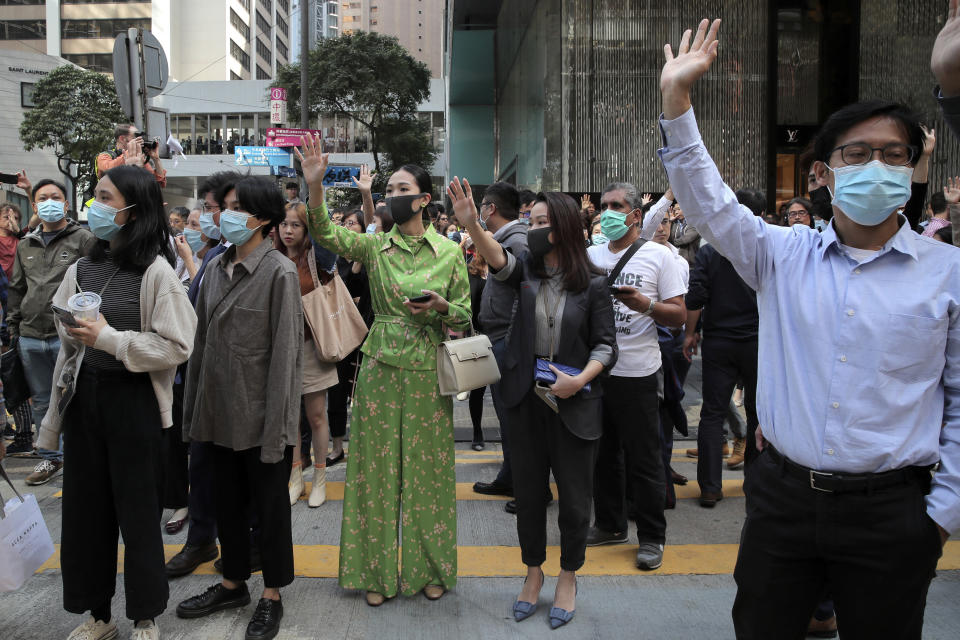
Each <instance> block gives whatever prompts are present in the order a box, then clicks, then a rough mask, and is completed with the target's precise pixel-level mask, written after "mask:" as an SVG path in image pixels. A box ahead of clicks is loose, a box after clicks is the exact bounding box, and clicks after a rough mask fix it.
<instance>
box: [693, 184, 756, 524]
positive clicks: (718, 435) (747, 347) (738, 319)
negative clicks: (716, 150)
mask: <svg viewBox="0 0 960 640" xmlns="http://www.w3.org/2000/svg"><path fill="white" fill-rule="evenodd" d="M740 193H741V192H737V194H738V197H739V196H740ZM741 202H743V201H742V200H741ZM686 303H687V328H686V338H685V339H684V344H683V352H684V355H685V356H686V357H687V359H688V360H689V359H690V354H691V353H696V351H697V345H698V344H699V342H700V334H699V333H698V332H697V323H698V321H699V320H700V318H701V313H702V314H703V335H704V338H703V405H702V406H701V408H700V427H699V428H698V430H697V450H698V456H697V482H698V483H699V484H700V506H702V507H714V506H716V504H717V502H718V501H719V500H722V499H723V490H722V484H721V479H720V474H721V465H722V464H723V456H722V453H721V448H722V446H723V444H724V442H723V440H724V438H723V421H724V418H725V417H726V415H727V407H728V405H729V403H730V395H731V394H732V393H733V387H734V385H736V383H737V379H738V378H739V379H741V380H743V390H744V391H743V397H744V403H743V406H744V409H745V410H746V412H747V434H746V438H744V439H743V440H742V441H736V442H735V443H734V448H737V447H745V453H744V455H745V458H746V463H747V464H749V463H750V462H751V461H752V460H753V458H754V456H756V453H757V451H756V445H755V443H754V441H753V439H754V432H755V431H756V430H757V423H758V421H757V405H756V393H757V330H758V326H759V315H758V313H757V294H756V292H754V290H753V289H751V288H750V287H748V286H747V284H746V283H745V282H744V281H743V279H742V278H740V276H739V275H737V272H736V271H735V270H734V268H733V265H732V264H730V261H729V260H727V259H726V258H724V257H723V256H722V255H720V254H719V253H717V250H716V249H714V248H713V247H712V246H710V245H705V246H703V247H701V249H700V250H699V251H698V252H697V258H696V262H695V263H694V267H693V273H691V274H690V290H689V291H688V292H687V297H686Z"/></svg>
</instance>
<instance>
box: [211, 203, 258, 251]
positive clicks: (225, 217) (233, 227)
mask: <svg viewBox="0 0 960 640" xmlns="http://www.w3.org/2000/svg"><path fill="white" fill-rule="evenodd" d="M249 217H250V216H248V215H247V214H245V213H240V212H239V211H232V210H230V209H227V210H226V211H224V212H222V213H221V214H220V231H222V232H223V237H224V238H226V240H227V242H230V243H233V244H244V243H245V242H246V241H247V240H249V239H250V238H251V237H252V236H253V234H254V232H256V231H258V230H259V229H260V227H262V226H263V225H262V224H260V225H258V226H257V227H256V228H254V229H250V228H249V227H247V218H249Z"/></svg>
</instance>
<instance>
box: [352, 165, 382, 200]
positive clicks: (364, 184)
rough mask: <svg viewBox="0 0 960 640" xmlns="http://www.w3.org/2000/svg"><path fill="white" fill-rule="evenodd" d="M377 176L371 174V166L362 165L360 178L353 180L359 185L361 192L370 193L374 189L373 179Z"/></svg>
mask: <svg viewBox="0 0 960 640" xmlns="http://www.w3.org/2000/svg"><path fill="white" fill-rule="evenodd" d="M376 175H377V174H375V173H370V165H367V164H362V165H360V178H353V183H354V184H355V185H357V189H359V190H360V191H361V192H367V193H369V192H370V190H371V189H372V188H373V178H374V176H376Z"/></svg>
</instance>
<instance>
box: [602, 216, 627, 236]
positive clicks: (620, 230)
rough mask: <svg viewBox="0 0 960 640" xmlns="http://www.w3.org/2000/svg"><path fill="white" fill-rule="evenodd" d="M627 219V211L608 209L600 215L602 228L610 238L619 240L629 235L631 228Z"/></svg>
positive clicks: (604, 233)
mask: <svg viewBox="0 0 960 640" xmlns="http://www.w3.org/2000/svg"><path fill="white" fill-rule="evenodd" d="M626 219H627V214H626V213H620V212H619V211H614V210H613V209H607V210H606V211H604V212H603V213H602V214H601V215H600V230H601V231H603V235H605V236H607V238H609V239H610V240H619V239H620V238H622V237H623V236H625V235H627V231H629V230H630V227H628V226H627V225H626V223H625V222H624V221H625V220H626Z"/></svg>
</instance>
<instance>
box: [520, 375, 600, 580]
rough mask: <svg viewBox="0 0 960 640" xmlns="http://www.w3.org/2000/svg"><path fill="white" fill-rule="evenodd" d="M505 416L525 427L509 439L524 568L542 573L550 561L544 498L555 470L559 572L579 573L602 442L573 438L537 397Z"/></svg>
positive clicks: (531, 396) (530, 397)
mask: <svg viewBox="0 0 960 640" xmlns="http://www.w3.org/2000/svg"><path fill="white" fill-rule="evenodd" d="M506 413H507V420H508V421H509V423H510V424H511V425H523V428H518V429H514V430H513V431H512V432H511V434H510V435H511V446H512V447H513V465H512V466H513V493H514V496H516V499H517V537H518V538H519V539H520V552H521V556H522V558H523V563H524V564H525V565H527V566H530V567H538V566H540V565H541V564H543V563H544V561H545V560H546V559H547V505H546V501H545V500H544V499H543V496H544V492H546V491H549V483H550V470H551V469H552V470H553V477H554V479H556V481H557V494H558V498H559V504H560V516H559V518H558V520H557V524H558V525H559V526H560V567H561V568H562V569H564V570H566V571H576V570H578V569H579V568H580V567H582V566H583V561H584V555H585V553H586V548H587V532H588V531H589V529H590V500H591V498H592V497H593V468H594V460H595V458H596V452H597V443H598V441H597V440H584V439H582V438H578V437H577V436H575V435H573V434H572V433H571V432H570V430H569V429H567V428H566V427H565V426H564V425H563V423H562V422H561V421H560V416H559V415H557V414H556V413H554V412H553V411H552V410H551V409H550V408H549V407H548V406H547V405H546V404H544V402H543V401H542V400H541V399H540V398H539V397H537V395H536V394H535V393H534V392H533V391H530V392H529V393H528V394H527V396H526V397H525V398H524V399H523V401H522V402H521V403H520V404H519V405H517V406H516V407H513V408H509V409H507V411H506ZM599 419H600V416H599V415H598V416H597V420H599Z"/></svg>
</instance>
